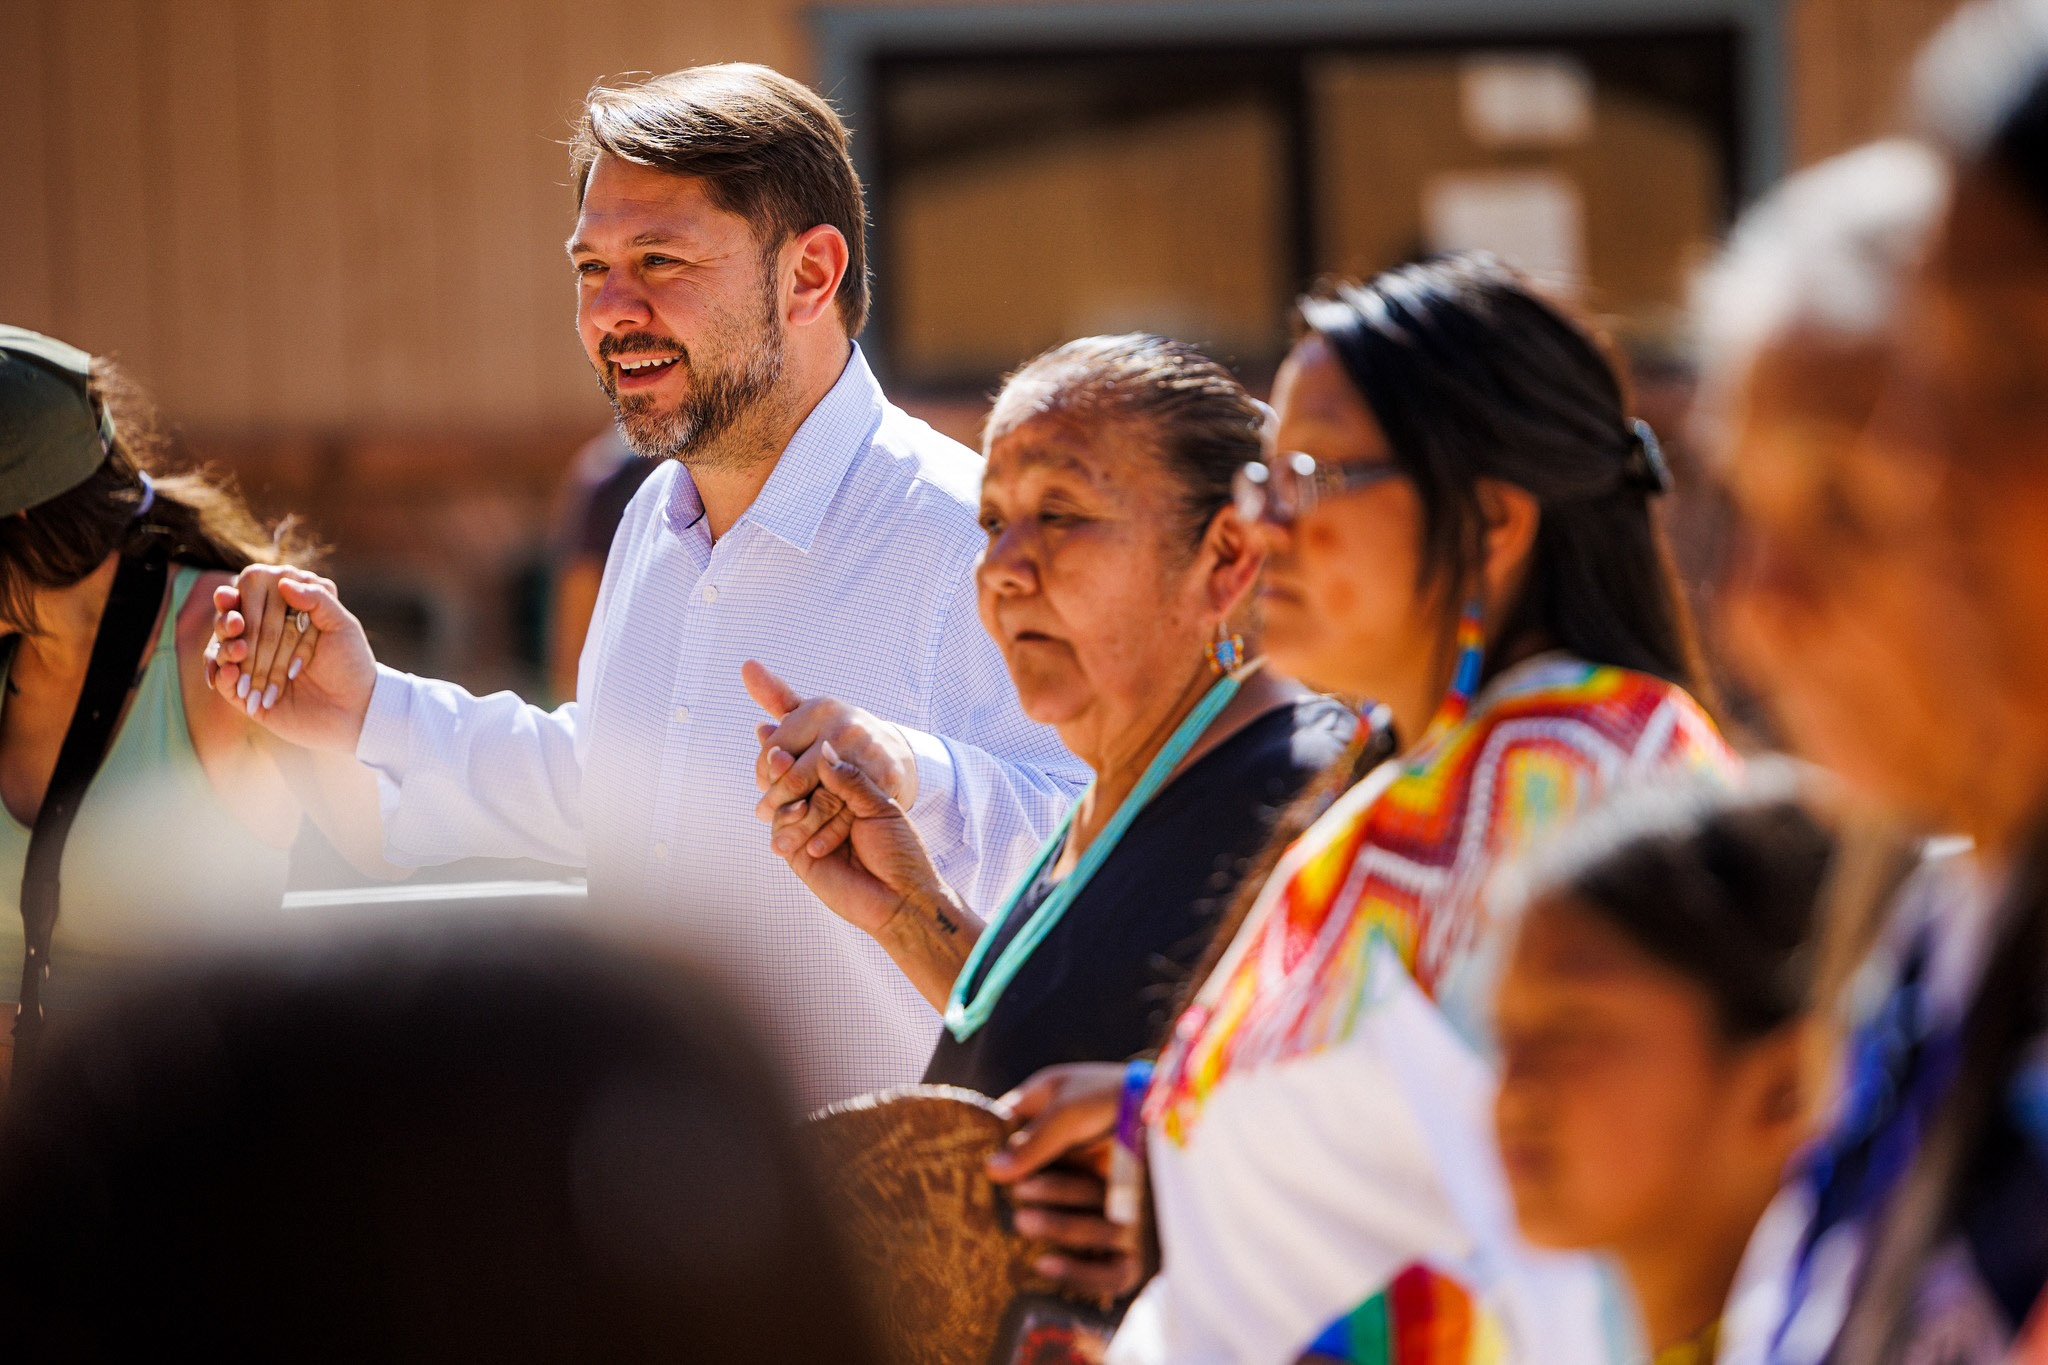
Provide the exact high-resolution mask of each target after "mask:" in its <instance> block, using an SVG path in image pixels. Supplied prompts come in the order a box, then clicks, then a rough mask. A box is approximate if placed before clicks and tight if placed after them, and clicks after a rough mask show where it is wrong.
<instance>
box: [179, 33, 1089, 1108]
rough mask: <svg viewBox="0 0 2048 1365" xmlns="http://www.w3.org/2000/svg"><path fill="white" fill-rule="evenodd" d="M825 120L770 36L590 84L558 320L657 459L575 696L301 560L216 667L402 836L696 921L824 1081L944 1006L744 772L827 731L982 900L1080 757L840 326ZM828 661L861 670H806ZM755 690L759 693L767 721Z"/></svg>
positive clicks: (976, 464) (920, 454)
mask: <svg viewBox="0 0 2048 1365" xmlns="http://www.w3.org/2000/svg"><path fill="white" fill-rule="evenodd" d="M846 139H847V133H846V128H845V126H844V125H843V124H842V123H841V122H840V120H839V117H838V115H837V114H836V113H834V112H833V110H832V108H831V107H830V106H829V105H828V104H826V103H825V101H824V100H822V99H820V98H819V97H818V96H817V95H816V94H815V93H814V92H812V91H811V90H809V89H807V88H806V87H804V86H803V85H801V84H799V83H797V82H796V81H793V80H790V79H789V78H787V77H785V76H782V75H780V74H778V73H776V72H774V71H771V70H769V69H767V68H765V67H759V66H744V65H719V66H704V67H695V68H691V69H689V70H685V71H679V72H676V73H673V74H671V75H667V76H662V77H658V78H656V79H653V80H650V81H647V82H645V83H644V84H639V85H634V86H628V87H618V88H607V87H599V88H597V89H595V90H593V91H592V92H591V93H590V95H589V97H588V99H587V100H586V103H585V107H584V112H583V117H582V120H581V122H580V125H579V127H578V129H577V133H576V136H575V139H574V141H573V143H572V145H571V148H572V150H571V157H572V163H571V164H572V170H573V174H574V181H575V185H576V188H577V197H578V208H579V212H578V217H577V221H576V229H575V234H574V236H573V237H572V239H571V240H570V242H569V245H568V253H569V260H570V263H571V266H572V267H573V270H574V273H575V281H576V322H577V331H578V333H579V335H580V336H581V338H582V341H583V348H584V351H585V353H586V354H587V355H588V357H589V359H590V363H591V366H592V368H593V369H594V370H595V371H596V373H597V377H598V382H599V383H600V384H601V385H602V386H603V388H604V391H605V393H606V395H607V396H608V397H609V398H610V399H611V402H612V405H613V407H614V409H615V411H616V412H617V415H618V419H619V424H620V427H621V429H622V431H623V432H624V434H625V436H626V439H627V440H628V441H629V442H630V443H631V445H632V446H633V448H634V449H635V450H637V451H638V452H639V453H640V454H642V455H644V456H646V457H648V458H650V459H657V460H662V461H664V463H663V465H662V467H661V468H660V469H659V470H658V471H657V472H656V473H655V474H654V475H653V476H652V477H650V478H649V479H648V480H647V482H646V483H645V484H644V485H643V486H642V487H641V489H640V492H639V493H638V495H637V496H636V497H635V498H634V500H633V502H632V504H631V506H630V507H629V508H628V510H627V512H626V516H625V518H624V521H623V522H622V523H621V525H620V527H619V531H618V534H617V536H616V537H615V539H614V541H613V544H612V549H611V555H610V558H609V560H608V561H607V564H606V568H605V575H604V583H603V587H602V589H601V590H600V594H599V598H598V604H597V609H596V613H595V615H594V617H593V619H592V622H591V626H590V631H589V635H588V637H587V641H586V643H585V646H584V650H583V656H582V662H581V665H580V667H579V670H578V677H577V687H576V695H577V699H576V701H574V702H572V703H569V704H567V705H565V706H563V707H561V708H559V709H558V710H555V711H553V712H546V711H542V710H540V709H539V708H537V707H533V706H529V705H527V704H526V703H524V702H523V701H521V700H520V699H519V698H518V697H516V696H513V695H511V694H510V693H500V694H497V695H495V696H490V697H484V698H478V697H474V696H471V695H470V694H469V693H467V692H465V691H463V690H462V689H461V688H458V687H455V686H453V685H452V684H449V683H445V682H435V681H429V680H426V679H422V678H417V677H412V676H409V675H406V674H402V673H398V672H395V671H393V670H391V669H389V668H385V667H381V666H379V665H377V664H376V662H375V660H374V658H373V657H372V655H371V652H370V649H369V646H368V644H367V642H366V641H365V640H364V638H363V634H362V629H361V627H360V625H359V624H358V623H357V622H356V621H355V619H354V618H353V617H352V616H351V615H350V614H349V613H348V612H347V611H346V610H345V609H344V608H343V607H342V606H341V604H340V602H339V601H338V600H337V598H336V596H335V593H334V590H333V585H332V584H331V583H328V582H327V581H325V580H322V579H318V578H315V577H314V576H313V575H310V574H304V573H301V572H297V571H291V570H285V571H280V572H276V573H273V574H269V575H252V576H249V577H246V578H245V579H244V580H243V581H242V582H241V583H240V585H239V590H238V592H237V590H225V589H224V590H223V593H222V595H221V597H220V598H219V599H218V600H217V605H218V606H219V608H220V609H221V613H222V615H221V622H220V625H219V628H218V634H219V636H220V639H219V640H217V641H216V648H217V650H218V657H219V661H220V667H219V670H218V674H217V677H216V686H217V687H219V688H220V689H222V690H223V691H227V692H232V693H234V694H235V695H238V696H239V697H240V698H241V699H242V700H243V702H244V704H245V705H247V706H248V707H249V708H250V710H251V711H252V713H254V714H258V715H260V716H261V717H263V718H264V720H265V721H266V722H267V723H268V724H270V725H271V726H272V727H273V728H275V729H276V730H277V731H278V732H279V733H280V734H283V735H288V736H291V737H294V738H295V739H297V740H298V741H299V742H300V743H303V744H308V745H315V746H324V747H326V748H329V749H338V750H343V751H347V752H351V753H354V754H356V755H357V756H358V757H359V758H361V759H362V760H363V761H364V762H365V763H367V764H369V765H370V766H371V767H372V768H374V769H375V770H376V771H377V772H378V774H379V776H380V779H381V786H382V789H383V798H384V799H383V814H384V826H385V838H386V843H387V845H388V849H389V853H390V856H391V858H392V859H393V860H394V861H397V862H401V863H406V864H413V865H424V864H430V863H435V862H445V861H449V860H452V859H455V858H459V857H465V856H496V857H535V858H541V859H546V860H548V861H551V862H556V863H565V864H570V865H581V866H584V867H586V868H587V869H588V873H589V883H590V894H591V897H592V899H593V901H594V902H597V903H599V904H600V905H601V906H603V907H605V908H606V909H607V910H609V911H613V912H624V913H626V914H629V915H630V916H632V917H633V918H634V921H635V922H636V923H637V924H640V925H643V926H645V925H648V924H653V925H657V926H664V927H670V928H674V929H677V930H680V931H682V932H683V934H684V937H685V943H686V944H687V946H689V947H691V948H692V949H694V950H695V951H697V952H699V953H708V954H709V955H710V956H712V957H713V958H714V960H715V961H716V962H718V963H719V964H720V965H722V966H723V967H724V968H725V969H726V970H728V971H729V972H732V973H734V974H735V975H736V976H737V977H738V983H737V984H738V985H739V987H740V988H741V989H742V990H745V991H746V992H748V993H749V994H750V995H751V996H752V997H753V1002H754V1003H755V1005H756V1006H757V1008H760V1009H763V1010H765V1011H768V1012H770V1013H772V1014H774V1015H776V1016H779V1018H780V1020H781V1022H782V1025H783V1027H782V1029H781V1032H782V1034H783V1041H784V1043H785V1045H786V1047H787V1048H788V1058H789V1060H790V1061H791V1062H792V1064H793V1065H794V1066H795V1068H796V1072H797V1076H798V1080H799V1084H800V1090H801V1092H802V1097H803V1098H804V1099H805V1100H807V1101H810V1102H813V1103H816V1102H823V1101H828V1100H833V1099H837V1098H842V1097H844V1096H847V1095H851V1094H855V1093H858V1092H860V1091H864V1090H870V1089H874V1088H876V1087H879V1086H884V1085H888V1084H892V1083H897V1082H906V1081H911V1080H915V1079H916V1078H917V1076H918V1074H919V1073H920V1071H921V1070H922V1068H923V1066H924V1063H925V1060H926V1058H927V1057H928V1056H929V1055H930V1052H931V1047H932V1039H933V1034H934V1028H933V1024H932V1018H931V1010H930V1007H929V1006H927V1005H926V1004H925V1003H924V1001H923V1000H922V999H921V998H920V997H919V996H918V994H917V992H916V990H915V989H914V988H912V987H910V986H909V984H908V983H907V981H906V980H905V978H904V977H903V975H902V973H900V972H898V971H896V970H895V968H894V967H893V966H892V965H891V963H890V961H889V959H888V957H887V956H886V955H885V954H884V953H883V952H882V951H881V949H880V948H878V947H877V946H876V945H875V943H874V941H873V940H872V939H870V938H868V937H867V936H866V935H865V934H863V933H861V932H860V931H859V930H857V929H855V928H853V927H852V926H850V925H848V924H847V923H846V922H845V921H843V920H841V919H840V918H839V917H838V916H837V915H834V914H832V913H831V912H830V911H828V910H826V909H824V908H823V907H822V906H820V905H819V904H818V903H817V902H816V901H815V900H814V899H813V898H812V897H811V895H810V893H809V892H807V891H806V890H804V888H803V887H802V886H801V885H800V884H799V883H798V882H797V881H796V879H795V878H794V877H793V876H792V875H791V874H790V872H789V871H788V869H787V868H786V867H785V866H784V864H783V862H782V860H781V859H780V858H779V857H777V856H776V854H775V853H774V852H773V851H772V850H771V848H770V844H769V840H770V832H769V830H768V829H767V828H766V826H765V825H764V824H763V823H760V821H763V820H766V819H769V818H772V817H773V815H774V813H775V811H774V809H772V808H768V807H763V808H762V809H761V810H760V811H759V812H758V814H757V813H756V805H757V802H759V801H760V800H761V796H760V792H761V790H762V789H765V788H768V787H769V786H770V785H771V784H773V785H774V786H775V787H776V789H777V790H789V789H791V788H796V789H798V790H802V789H806V788H807V787H808V786H809V785H812V784H814V781H815V779H814V778H812V777H811V773H812V772H814V770H815V767H816V764H817V762H818V754H819V752H820V750H821V749H822V747H823V743H824V742H827V741H829V743H830V744H831V746H832V747H833V748H834V749H835V750H836V751H837V752H838V753H840V754H842V755H846V756H847V757H850V758H855V759H856V761H859V762H860V763H861V765H862V767H863V768H865V769H866V770H867V771H868V772H870V773H875V774H879V775H881V776H882V777H883V779H884V780H885V781H886V784H887V785H888V787H889V792H890V795H891V796H893V797H894V798H895V799H896V800H897V801H898V802H900V803H901V804H902V805H903V806H904V807H905V809H907V810H908V811H909V812H910V815H911V818H912V819H913V821H915V823H916V824H917V827H918V829H919V830H920V831H921V833H922V834H923V836H924V838H925V840H926V842H927V843H928V844H929V845H930V846H931V848H932V851H933V852H934V854H935V855H936V856H937V858H938V860H939V863H940V867H941V869H942V871H943V872H944V874H945V875H946V876H947V877H948V878H949V879H954V880H955V882H956V885H960V886H963V887H970V888H972V890H971V891H970V893H969V894H970V898H971V899H972V900H973V901H974V902H975V903H976V904H979V905H986V906H992V905H994V904H995V902H996V901H997V900H998V898H999V897H1000V895H1001V893H1002V891H1003V890H1004V889H1005V888H1006V887H1007V885H1008V883H1009V882H1010V881H1011V880H1012V879H1013V878H1014V877H1015V876H1016V874H1017V873H1018V872H1019V871H1020V870H1021V868H1022V866H1023V863H1024V861H1025V859H1026V857H1027V856H1028V855H1029V854H1030V853H1031V852H1033V851H1035V850H1036V849H1037V847H1038V845H1039V844H1040V842H1041V841H1042V840H1043V839H1044V838H1045V837H1046V836H1047V835H1048V834H1049V833H1050V832H1051V829H1052V827H1053V825H1054V823H1055V822H1056V820H1057V819H1058V817H1059V816H1060V814H1061V813H1062V812H1063V811H1064V810H1065V809H1066V807H1067V805H1068V803H1069V802H1070V800H1071V799H1072V797H1073V795H1074V793H1075V792H1076V791H1077V790H1078V789H1079V786H1080V783H1081V781H1082V780H1083V778H1084V777H1085V770H1084V769H1082V768H1081V766H1080V764H1079V763H1078V762H1077V761H1076V760H1075V759H1074V758H1073V756H1072V755H1071V754H1069V753H1067V751H1066V750H1065V749H1064V748H1062V747H1061V746H1060V744H1059V741H1058V739H1057V738H1056V737H1055V736H1054V735H1053V733H1052V731H1050V730H1049V729H1045V728H1043V727H1041V726H1038V725H1035V724H1033V723H1031V722H1029V721H1028V720H1026V719H1025V717H1024V715H1023V713H1022V711H1021V710H1020V709H1019V707H1018V703H1017V698H1016V694H1015V692H1014V690H1013V689H1012V687H1011V685H1010V682H1009V677H1008V675H1007V673H1006V672H1005V670H1004V667H1003V662H1002V659H1001V657H1000V655H999V654H998V653H997V651H996V648H995V646H994V644H993V643H992V642H991V641H990V640H989V639H988V637H987V636H986V634H985V633H984V632H983V630H982V628H981V625H980V623H979V619H978V617H977V614H976V608H975V597H974V583H973V577H972V572H971V570H972V566H973V563H974V560H975V557H976V555H977V554H978V553H979V552H980V550H981V547H982V544H983V542H984V536H983V534H982V532H981V529H980V527H979V525H978V524H977V510H976V509H977V499H978V488H979V481H980V474H981V461H980V460H979V458H978V457H977V456H975V455H974V453H973V452H971V451H969V450H967V449H965V448H964V447H962V446H960V445H958V444H956V443H954V442H953V441H950V440H948V439H946V438H945V437H943V436H940V435H939V434H937V433H936V432H934V431H932V430H931V428H929V427H927V426H926V425H925V424H924V423H922V422H919V421H917V420H915V419H914V418H912V417H910V416H908V415H907V414H905V413H904V412H903V411H901V410H900V409H898V408H896V407H895V406H893V405H892V404H890V403H889V401H888V400H887V399H886V398H885V397H884V396H883V393H882V391H881V389H880V387H879V386H878V385H877V384H876V382H875V379H874V376H873V375H872V373H870V371H869V369H868V366H867V362H866V361H865V360H864V359H863V358H862V356H861V352H860V348H859V347H858V346H857V345H856V344H855V343H854V341H853V338H854V337H855V336H857V335H858V334H859V332H860V329H861V325H862V323H863V321H864V320H865V317H866V313H867V304H868V283H867V273H866V266H865V263H864V260H863V244H862V227H863V222H864V209H863V205H862V193H861V185H860V181H859V179H858V177H857V176H856V175H855V173H854V169H853V165H852V162H851V161H850V160H849V158H848V156H847V151H846ZM294 623H296V624H297V625H298V626H299V627H305V629H295V628H294ZM316 637H317V638H318V639H319V646H318V648H317V649H315V648H313V646H312V640H313V639H314V638H316ZM764 665H765V666H764ZM302 667H303V671H301V668H302ZM743 670H744V673H743ZM287 674H289V675H290V678H289V680H287ZM798 689H801V691H799V690H798ZM827 690H829V691H830V693H831V695H832V696H834V697H838V698H844V699H847V700H846V701H844V702H841V701H829V702H828V701H814V702H811V703H808V704H807V703H805V702H804V700H803V696H802V693H803V692H809V693H812V694H816V693H820V692H824V691H827ZM750 693H751V694H752V695H751V697H750V695H749V694H750ZM762 707H766V708H768V710H769V712H770V713H771V714H772V715H774V716H777V717H780V720H779V722H778V723H776V724H774V725H772V726H763V727H760V730H759V731H758V732H757V728H756V723H757V722H759V721H760V720H761V714H762V713H761V708H762ZM764 749H765V753H764ZM807 779H808V780H807ZM822 818H823V812H822V811H821V812H820V819H821V820H822ZM813 827H815V825H814V826H813ZM805 837H809V830H808V829H807V830H806V833H805Z"/></svg>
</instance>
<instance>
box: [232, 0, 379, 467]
mask: <svg viewBox="0 0 2048 1365" xmlns="http://www.w3.org/2000/svg"><path fill="white" fill-rule="evenodd" d="M352 8H353V7H352V6H351V5H349V4H348V3H347V0H296V3H294V4H292V5H290V6H284V5H272V4H264V3H260V0H259V2H258V3H256V4H254V5H253V7H252V9H251V10H250V11H249V24H250V30H251V31H250V33H249V35H248V42H249V45H250V47H251V49H252V51H253V58H252V61H251V65H250V69H249V70H248V72H247V73H246V75H245V79H246V80H247V82H248V84H249V88H250V91H249V93H250V101H251V104H252V106H253V111H252V115H251V120H250V122H251V129H250V140H249V145H250V157H251V162H252V165H251V169H250V173H249V177H248V179H249V184H250V204H251V209H250V216H251V220H252V222H251V227H252V231H251V233H250V240H249V261H250V269H251V270H252V271H253V273H254V275H255V277H256V278H255V282H254V284H253V285H252V286H251V288H250V290H249V291H248V298H249V307H250V316H249V319H248V322H247V324H246V325H247V326H248V328H249V330H250V332H251V333H252V335H253V337H254V346H253V350H254V360H253V364H254V369H255V376H256V377H255V380H254V388H253V392H252V394H251V401H252V403H253V405H254V408H255V414H254V418H253V424H254V425H256V426H257V427H258V428H264V427H271V428H287V429H290V428H300V429H305V428H312V429H315V430H318V429H320V428H331V427H335V426H339V425H342V424H344V423H346V422H348V421H349V420H351V414H354V413H355V412H356V411H357V410H358V409H357V398H358V394H359V392H360V382H359V379H358V376H357V375H356V373H355V359H354V351H353V349H352V347H351V346H350V338H349V336H348V333H347V330H346V328H345V327H344V325H343V320H344V318H345V317H346V315H347V312H348V300H349V298H350V297H351V295H352V294H354V292H355V291H356V289H357V287H358V281H357V279H356V277H355V275H354V273H353V272H352V270H351V269H350V265H351V263H350V261H349V257H348V223H349V222H350V220H351V217H352V214H353V212H354V208H355V206H354V203H353V202H352V200H351V199H350V197H349V196H348V195H346V194H345V193H344V190H343V185H342V182H341V176H340V169H341V166H342V164H343V157H342V148H343V144H344V141H345V140H346V139H345V135H344V133H343V131H342V123H343V117H344V116H343V101H342V77H341V68H340V55H339V52H338V51H337V48H338V41H337V38H336V30H337V28H339V26H340V24H341V23H342V22H343V21H342V18H341V14H342V12H344V11H347V10H351V9H352Z"/></svg>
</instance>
